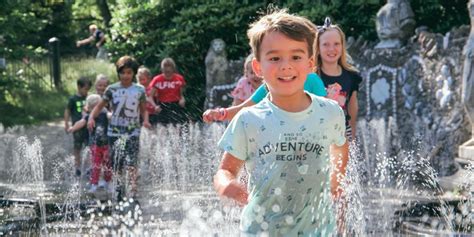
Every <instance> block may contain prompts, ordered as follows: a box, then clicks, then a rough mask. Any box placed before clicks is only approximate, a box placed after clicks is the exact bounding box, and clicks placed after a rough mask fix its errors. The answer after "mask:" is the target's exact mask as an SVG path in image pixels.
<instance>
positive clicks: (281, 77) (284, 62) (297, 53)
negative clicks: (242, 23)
mask: <svg viewBox="0 0 474 237" xmlns="http://www.w3.org/2000/svg"><path fill="white" fill-rule="evenodd" d="M313 65H314V62H313V60H312V58H310V57H309V53H308V43H307V42H305V41H296V40H293V39H290V38H288V37H287V36H285V35H284V34H282V33H280V32H276V31H274V32H270V33H268V34H266V35H265V36H264V38H263V40H262V43H261V45H260V61H257V60H256V59H254V61H253V66H254V70H255V73H256V74H257V75H259V76H262V77H263V78H264V80H265V82H266V83H267V85H268V87H269V90H270V92H271V93H272V97H275V96H284V97H288V96H293V95H295V94H298V95H304V92H303V85H304V82H305V81H306V76H307V74H308V73H310V72H311V68H312V67H313Z"/></svg>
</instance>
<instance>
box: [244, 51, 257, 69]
mask: <svg viewBox="0 0 474 237" xmlns="http://www.w3.org/2000/svg"><path fill="white" fill-rule="evenodd" d="M254 58H255V57H254V55H253V53H251V54H249V55H248V56H247V58H245V62H244V72H247V65H249V64H250V68H252V60H253V59H254ZM251 70H252V69H251Z"/></svg>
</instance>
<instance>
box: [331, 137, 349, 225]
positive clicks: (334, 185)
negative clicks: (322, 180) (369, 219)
mask: <svg viewBox="0 0 474 237" xmlns="http://www.w3.org/2000/svg"><path fill="white" fill-rule="evenodd" d="M330 156H331V163H332V164H331V165H332V167H333V168H332V171H331V194H332V197H333V200H334V201H335V202H336V203H337V204H336V207H337V212H336V214H337V219H336V221H337V229H338V232H339V233H344V229H345V218H344V216H345V205H346V203H345V200H344V190H343V187H342V186H341V182H342V181H343V180H344V176H345V174H346V166H347V161H348V159H349V143H348V142H346V143H344V145H342V146H337V145H335V144H333V145H331V147H330Z"/></svg>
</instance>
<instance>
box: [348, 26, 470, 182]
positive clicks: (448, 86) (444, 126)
mask: <svg viewBox="0 0 474 237" xmlns="http://www.w3.org/2000/svg"><path fill="white" fill-rule="evenodd" d="M468 35H469V27H468V26H462V27H460V28H457V29H453V30H452V31H451V32H448V33H447V34H446V35H440V34H433V33H430V32H427V31H422V32H418V35H417V36H414V37H413V38H412V39H411V40H410V42H409V43H408V44H407V45H406V46H404V47H402V48H399V49H374V47H373V45H374V44H372V43H370V42H363V41H361V40H360V39H359V40H357V41H354V40H353V39H349V40H348V42H349V44H348V45H349V48H348V51H349V54H350V55H351V56H352V59H353V61H354V64H355V65H356V66H357V68H358V69H359V70H360V72H361V74H362V76H363V78H364V81H363V82H362V84H363V85H361V88H360V92H359V97H358V99H359V119H360V120H362V121H363V124H370V123H371V121H379V120H382V121H385V123H383V124H385V125H384V126H385V127H384V129H385V130H386V131H389V134H386V136H387V137H386V138H384V139H388V140H389V141H390V146H389V147H388V150H387V152H389V154H390V155H391V156H397V155H399V154H401V152H404V151H407V150H414V149H415V150H416V151H417V152H421V153H422V155H424V156H428V158H429V159H430V161H431V163H432V165H433V167H434V168H435V169H436V170H437V171H438V172H439V173H440V175H448V174H450V173H452V172H454V170H455V167H454V158H455V157H456V156H457V151H458V146H459V145H460V144H462V143H463V142H464V141H466V140H467V139H468V138H469V133H470V125H469V121H468V118H467V117H466V115H465V112H464V109H463V107H462V105H461V99H460V92H461V84H462V79H461V77H462V65H463V63H462V62H463V59H464V58H463V55H462V49H463V47H464V44H465V41H466V39H467V36H468ZM359 124H360V123H359ZM361 129H364V128H361ZM377 136H378V135H377V134H373V136H372V137H377ZM372 142H373V141H372ZM375 142H376V141H375Z"/></svg>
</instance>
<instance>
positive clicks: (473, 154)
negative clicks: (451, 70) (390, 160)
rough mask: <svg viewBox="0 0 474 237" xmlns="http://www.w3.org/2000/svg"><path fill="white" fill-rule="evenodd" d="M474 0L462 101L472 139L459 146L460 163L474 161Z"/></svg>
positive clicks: (470, 7) (466, 48) (465, 50)
mask: <svg viewBox="0 0 474 237" xmlns="http://www.w3.org/2000/svg"><path fill="white" fill-rule="evenodd" d="M473 8H474V0H470V1H469V3H468V10H469V16H470V18H471V31H470V33H469V37H468V39H467V42H466V45H465V46H464V50H463V57H464V65H463V74H462V91H461V102H462V103H463V106H464V109H465V111H466V114H467V117H468V118H469V122H470V123H471V139H469V140H468V141H467V142H465V143H464V144H462V145H461V146H460V147H459V158H458V159H457V161H459V162H460V163H465V164H466V163H474V138H473V135H474V91H473V90H474V9H473Z"/></svg>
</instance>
